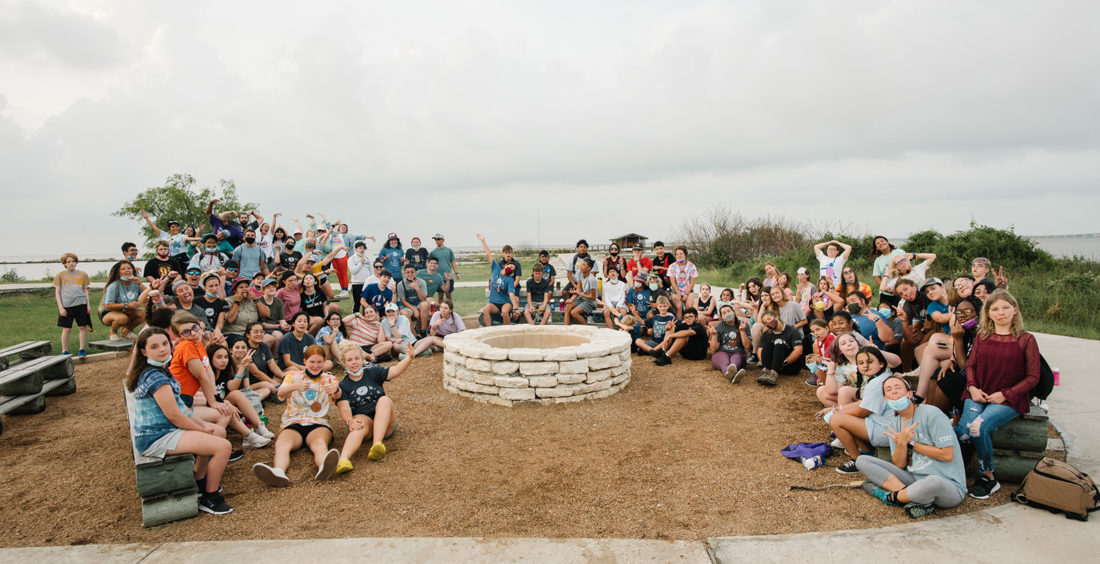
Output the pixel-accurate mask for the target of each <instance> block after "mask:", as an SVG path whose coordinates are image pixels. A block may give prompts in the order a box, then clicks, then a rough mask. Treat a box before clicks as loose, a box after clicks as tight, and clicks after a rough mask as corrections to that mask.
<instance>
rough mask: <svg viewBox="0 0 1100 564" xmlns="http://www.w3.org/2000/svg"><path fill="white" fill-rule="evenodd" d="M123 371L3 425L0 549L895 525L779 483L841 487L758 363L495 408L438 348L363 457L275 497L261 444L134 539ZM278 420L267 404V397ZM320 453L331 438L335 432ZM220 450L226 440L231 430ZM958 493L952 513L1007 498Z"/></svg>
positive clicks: (638, 367) (397, 394) (668, 372)
mask: <svg viewBox="0 0 1100 564" xmlns="http://www.w3.org/2000/svg"><path fill="white" fill-rule="evenodd" d="M124 362H125V361H123V360H115V361H109V362H98V363H92V364H86V365H81V366H78V367H77V368H76V370H77V378H78V391H77V393H76V394H74V395H71V396H65V397H57V398H48V400H47V408H46V411H45V412H43V413H40V414H37V415H31V416H15V417H12V416H9V417H6V418H5V427H6V428H5V432H4V434H3V436H0V469H2V471H0V476H2V477H3V487H2V488H0V507H2V508H3V510H2V511H0V530H2V531H4V533H3V534H2V535H0V546H6V547H10V546H30V545H63V544H86V543H132V542H145V543H155V542H163V541H186V540H230V539H232V540H238V539H274V538H333V537H367V536H370V537H413V536H428V537H451V536H488V537H558V538H561V537H620V538H622V537H626V538H649V539H654V538H655V539H702V538H706V537H711V536H725V535H760V534H775V533H794V532H804V531H820V530H835V529H849V528H865V527H879V526H883V525H891V524H896V523H903V522H906V521H908V518H906V517H905V515H904V514H903V513H902V511H901V510H900V509H898V508H887V507H884V506H883V505H882V504H881V503H879V502H878V501H877V500H873V499H871V498H870V497H868V496H867V495H866V494H864V493H863V492H862V491H860V490H852V489H832V490H827V491H823V492H804V491H790V490H789V489H788V486H790V485H792V484H799V485H813V486H821V485H826V484H832V483H843V482H848V481H851V480H854V479H858V476H842V475H840V474H837V473H836V472H834V471H833V469H834V468H835V467H836V466H837V465H839V464H841V463H843V462H845V461H846V460H847V457H846V456H845V455H843V454H841V455H839V456H833V457H832V458H831V459H830V460H828V462H827V465H826V466H825V467H823V468H820V469H817V470H815V471H806V470H805V469H804V468H803V467H802V465H801V464H800V463H799V462H798V461H792V460H788V459H786V458H783V457H782V456H781V455H780V453H779V451H780V449H781V448H783V447H784V446H786V445H787V444H789V443H794V442H800V441H805V442H814V441H823V440H826V437H827V435H828V429H827V427H825V425H824V424H823V423H821V422H819V421H815V420H814V418H813V416H812V415H813V413H814V411H816V410H817V409H818V408H819V405H818V404H817V401H816V399H815V398H814V395H813V393H812V390H811V389H810V388H809V387H807V386H806V385H805V384H804V383H803V379H804V377H783V378H782V379H781V383H780V385H779V386H778V387H776V388H772V389H768V388H764V387H762V386H759V385H757V384H756V382H755V377H756V375H757V372H756V371H749V374H748V375H747V377H745V378H744V381H740V382H738V383H737V384H730V383H729V382H727V381H726V380H725V379H724V378H722V377H721V375H720V374H719V373H718V372H716V371H714V370H713V369H711V367H710V364H709V362H705V361H701V362H689V361H684V360H680V359H677V360H676V361H675V362H674V363H673V364H672V365H671V366H668V367H663V368H659V367H654V366H653V364H652V360H651V359H649V358H647V357H635V358H634V367H633V380H632V381H631V383H630V384H629V385H628V386H627V387H626V389H624V390H623V391H622V392H620V393H618V394H617V395H614V396H612V397H609V398H605V399H601V400H595V401H588V402H583V403H580V404H573V405H560V406H550V407H536V406H521V407H515V408H511V409H509V408H504V407H497V406H491V405H482V404H479V403H475V402H473V401H471V400H468V399H465V398H462V397H459V396H456V395H453V394H450V393H448V392H446V391H445V390H444V389H443V386H442V355H434V356H431V357H427V358H422V359H416V360H415V361H414V363H413V365H412V367H411V369H410V370H409V372H407V373H406V374H405V376H403V377H401V378H399V379H397V380H396V381H394V382H392V383H390V384H389V385H387V392H388V393H389V395H390V396H391V397H392V398H393V400H394V402H395V404H396V406H397V412H398V419H399V421H400V427H399V428H398V430H397V434H396V435H395V436H394V438H393V439H392V440H391V441H390V443H389V445H388V447H389V454H388V455H387V456H386V458H385V459H384V460H383V461H381V462H377V463H374V462H369V461H368V460H367V459H366V452H365V450H364V451H362V452H360V453H359V455H358V456H357V458H356V459H354V463H355V470H354V471H353V472H351V473H349V474H346V475H343V476H337V477H335V478H334V479H332V480H330V481H327V482H314V481H313V479H312V476H313V473H314V471H315V469H314V468H313V465H312V461H311V458H310V455H309V454H308V453H307V452H306V451H299V452H297V453H295V454H294V455H293V457H292V459H291V460H292V464H291V469H290V471H289V476H290V478H291V480H292V482H293V483H292V486H291V487H289V488H286V489H272V488H268V487H266V486H264V485H262V484H261V483H260V482H259V481H257V480H256V479H255V478H254V477H253V475H252V472H251V469H250V467H251V465H252V464H253V463H256V462H270V461H271V456H272V450H271V448H270V447H268V448H265V449H260V450H252V449H248V450H246V455H245V457H244V459H243V460H241V461H238V462H233V463H230V467H229V469H228V471H227V476H226V479H225V481H224V491H225V495H226V499H227V501H228V502H229V503H230V505H232V506H233V507H234V512H233V513H232V514H230V515H226V516H210V515H205V514H200V516H199V517H196V518H193V519H187V520H184V521H180V522H176V523H171V524H168V525H164V526H160V527H155V528H152V529H144V528H142V526H141V509H140V499H139V498H138V495H137V492H136V487H135V483H134V468H133V463H132V460H133V459H132V457H131V450H130V445H129V442H128V434H127V429H126V425H127V423H126V415H125V410H124V408H123V396H122V390H121V378H122V371H123V370H124V368H125V365H124ZM267 409H268V415H269V416H270V417H271V424H270V425H269V427H270V428H272V429H273V430H275V429H277V422H278V421H279V417H278V415H279V413H280V412H281V406H277V405H270V404H269V405H268V407H267ZM336 423H337V425H334V427H335V428H336V439H335V444H337V445H339V444H341V443H342V442H343V439H344V434H345V433H344V431H343V425H342V424H339V423H340V422H339V421H338V420H337V421H336ZM232 439H233V441H234V444H239V443H240V438H239V437H232ZM1010 489H1012V488H1009V487H1005V488H1002V489H1001V491H1000V492H998V493H997V494H995V495H994V496H993V497H992V498H991V499H989V500H986V501H977V500H973V499H967V501H966V502H965V503H964V504H963V505H962V506H961V507H959V508H956V509H953V510H947V511H938V512H937V513H936V515H935V516H933V517H930V518H933V519H934V518H939V517H942V516H949V515H956V514H959V513H961V512H967V511H974V510H978V509H983V508H987V507H990V506H992V505H996V504H1001V503H1006V502H1007V501H1008V490H1010Z"/></svg>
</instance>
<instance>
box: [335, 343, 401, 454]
mask: <svg viewBox="0 0 1100 564" xmlns="http://www.w3.org/2000/svg"><path fill="white" fill-rule="evenodd" d="M340 352H341V356H342V357H343V359H344V370H346V371H347V377H345V378H344V379H343V380H342V381H341V382H340V401H338V402H337V403H336V407H337V408H338V409H339V410H340V417H341V418H343V420H344V423H345V424H346V425H347V426H348V437H347V438H346V439H345V440H344V448H343V450H341V451H340V461H339V463H338V464H337V465H336V473H337V474H343V473H344V472H348V471H351V470H352V469H353V468H354V466H353V465H352V463H351V457H352V456H353V455H354V454H355V452H356V451H358V450H359V447H360V446H361V445H362V444H363V441H364V440H366V439H370V438H373V439H374V442H373V443H372V444H371V447H370V451H369V452H368V453H367V458H368V459H370V460H382V457H383V456H385V455H386V445H384V444H382V441H383V440H385V439H388V438H390V436H392V435H393V432H394V430H396V429H397V415H396V413H395V412H394V409H393V401H391V400H390V398H389V396H387V395H386V390H385V389H384V388H383V385H384V384H385V383H386V382H389V381H390V380H393V379H394V378H397V377H398V376H400V375H401V374H402V373H403V372H405V369H406V368H408V367H409V363H411V362H412V356H411V355H410V356H406V357H405V358H403V359H402V360H401V362H398V363H397V364H395V365H394V366H392V367H389V368H387V367H385V366H377V365H374V364H367V363H366V358H365V357H364V354H363V350H362V349H360V348H359V347H358V346H357V345H356V344H355V343H351V342H345V343H344V344H342V345H340Z"/></svg>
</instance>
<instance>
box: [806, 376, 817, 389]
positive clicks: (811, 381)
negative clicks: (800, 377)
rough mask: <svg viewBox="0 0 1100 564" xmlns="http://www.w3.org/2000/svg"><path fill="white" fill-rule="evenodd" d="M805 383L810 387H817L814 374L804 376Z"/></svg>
mask: <svg viewBox="0 0 1100 564" xmlns="http://www.w3.org/2000/svg"><path fill="white" fill-rule="evenodd" d="M806 385H807V386H809V387H811V388H816V387H817V376H814V375H812V374H811V375H810V377H809V378H806Z"/></svg>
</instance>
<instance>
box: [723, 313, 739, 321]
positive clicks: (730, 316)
mask: <svg viewBox="0 0 1100 564" xmlns="http://www.w3.org/2000/svg"><path fill="white" fill-rule="evenodd" d="M734 319H737V314H734V313H727V314H725V315H723V316H722V321H725V322H726V323H731V322H732V321H733V320H734Z"/></svg>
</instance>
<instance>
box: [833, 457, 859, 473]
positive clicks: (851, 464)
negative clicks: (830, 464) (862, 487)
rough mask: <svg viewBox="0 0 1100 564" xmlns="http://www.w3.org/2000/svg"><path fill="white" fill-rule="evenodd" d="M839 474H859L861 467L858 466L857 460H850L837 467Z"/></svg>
mask: <svg viewBox="0 0 1100 564" xmlns="http://www.w3.org/2000/svg"><path fill="white" fill-rule="evenodd" d="M836 473H837V474H859V469H857V468H856V461H855V460H849V461H848V462H845V463H844V464H841V465H840V466H837V467H836Z"/></svg>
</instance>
